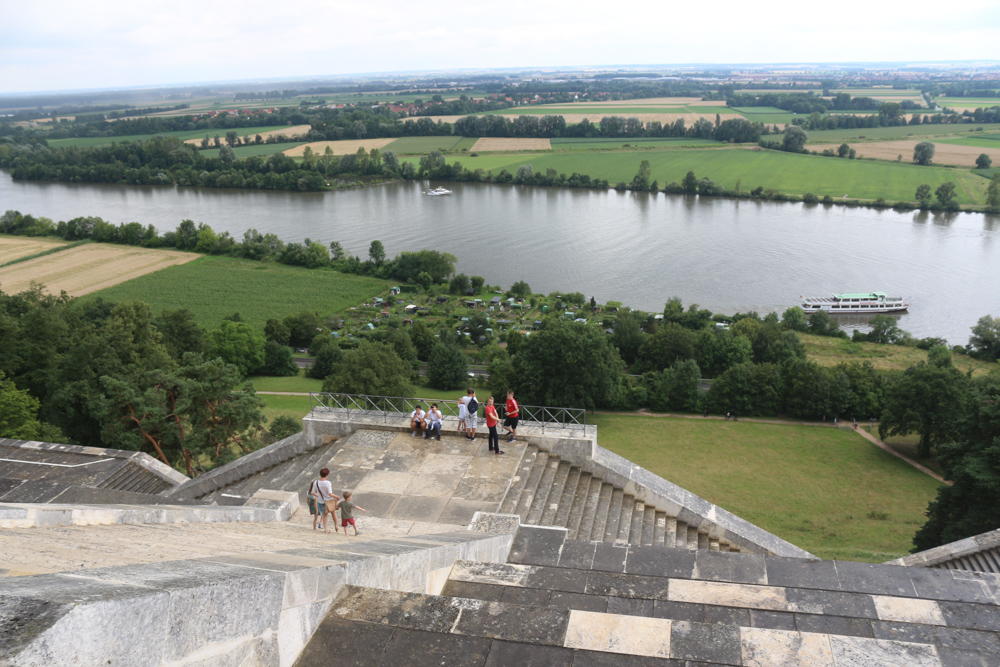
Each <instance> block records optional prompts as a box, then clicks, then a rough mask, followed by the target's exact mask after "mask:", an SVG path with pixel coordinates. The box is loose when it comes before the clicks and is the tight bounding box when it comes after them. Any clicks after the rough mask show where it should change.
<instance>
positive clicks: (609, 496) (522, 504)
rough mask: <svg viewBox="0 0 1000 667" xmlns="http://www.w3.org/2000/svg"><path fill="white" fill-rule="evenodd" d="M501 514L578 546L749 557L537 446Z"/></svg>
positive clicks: (516, 478)
mask: <svg viewBox="0 0 1000 667" xmlns="http://www.w3.org/2000/svg"><path fill="white" fill-rule="evenodd" d="M500 513H502V514H517V515H518V516H520V517H521V522H522V523H524V524H529V525H538V526H559V527H563V528H566V529H568V531H569V533H568V535H569V538H570V539H575V540H589V541H594V542H608V543H612V544H634V545H637V546H638V545H645V546H652V545H657V546H665V547H679V548H682V549H691V550H695V549H706V550H709V551H724V552H729V551H732V552H739V551H741V550H742V551H747V549H746V547H743V548H742V549H741V548H740V547H737V546H735V545H733V544H730V543H729V542H728V541H726V540H721V539H716V538H714V537H711V536H710V535H709V530H708V524H707V522H705V523H704V524H702V525H701V526H694V525H689V524H688V523H685V522H684V521H680V520H678V519H677V517H675V516H671V515H670V514H668V513H667V512H666V511H664V510H661V509H658V508H656V507H654V506H653V505H650V504H647V503H644V502H643V501H641V500H636V499H635V498H634V497H633V496H632V495H630V494H627V493H625V491H624V490H623V489H621V488H618V487H615V486H614V485H612V484H609V483H607V482H605V481H603V480H602V479H601V478H599V477H595V476H593V475H592V474H591V473H588V472H585V471H583V470H582V469H581V468H580V467H578V466H574V465H571V464H570V463H569V462H567V461H563V460H561V459H560V458H559V457H558V456H556V455H554V454H550V453H548V452H545V451H543V450H540V449H539V448H538V447H536V446H534V445H529V446H528V447H527V449H526V450H525V453H524V457H523V459H522V460H521V464H520V466H519V467H518V470H517V473H516V474H515V476H514V478H513V479H512V481H511V485H510V487H509V488H508V490H507V494H506V496H505V497H504V499H503V502H502V503H501V505H500Z"/></svg>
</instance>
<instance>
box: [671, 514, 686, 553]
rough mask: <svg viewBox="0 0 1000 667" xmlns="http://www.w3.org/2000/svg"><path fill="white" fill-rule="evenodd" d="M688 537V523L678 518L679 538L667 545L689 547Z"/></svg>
mask: <svg viewBox="0 0 1000 667" xmlns="http://www.w3.org/2000/svg"><path fill="white" fill-rule="evenodd" d="M687 537H688V525H687V524H686V523H684V522H683V521H681V520H680V519H678V520H677V540H676V541H675V542H674V543H673V544H672V545H671V544H668V545H667V546H668V547H669V546H674V547H677V548H678V549H687Z"/></svg>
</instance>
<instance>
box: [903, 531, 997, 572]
mask: <svg viewBox="0 0 1000 667" xmlns="http://www.w3.org/2000/svg"><path fill="white" fill-rule="evenodd" d="M886 565H904V566H907V567H946V568H950V569H959V570H974V571H979V572H996V573H998V574H1000V529H997V530H991V531H989V532H987V533H980V534H979V535H973V536H972V537H967V538H965V539H964V540H958V541H957V542H951V543H949V544H942V545H941V546H939V547H934V548H933V549H927V550H926V551H920V552H917V553H915V554H911V555H909V556H903V557H902V558H897V559H895V560H891V561H889V562H888V563H886Z"/></svg>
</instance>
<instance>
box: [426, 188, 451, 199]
mask: <svg viewBox="0 0 1000 667" xmlns="http://www.w3.org/2000/svg"><path fill="white" fill-rule="evenodd" d="M424 194H428V195H430V196H431V197H440V196H441V195H450V194H451V190H445V189H444V188H434V189H433V190H428V191H427V192H425V193H424Z"/></svg>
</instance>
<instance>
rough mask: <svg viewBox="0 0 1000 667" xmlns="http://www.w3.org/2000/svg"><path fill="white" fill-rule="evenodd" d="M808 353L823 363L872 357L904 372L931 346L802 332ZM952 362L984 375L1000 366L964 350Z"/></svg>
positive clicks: (885, 368)
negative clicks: (908, 345) (875, 341)
mask: <svg viewBox="0 0 1000 667" xmlns="http://www.w3.org/2000/svg"><path fill="white" fill-rule="evenodd" d="M798 336H799V338H800V339H801V340H802V344H803V345H804V346H805V348H806V354H808V355H809V358H810V359H812V360H813V361H815V362H816V363H817V364H819V365H820V366H836V365H837V364H839V363H841V362H844V361H870V362H871V364H872V366H874V367H875V368H876V369H877V370H880V371H887V372H898V373H902V372H903V371H905V370H906V369H907V368H909V367H910V366H912V365H914V364H916V363H919V362H921V361H927V350H921V349H919V348H916V347H903V346H901V345H879V344H877V343H855V342H853V341H850V340H847V339H844V338H831V337H828V336H813V335H810V334H804V333H799V334H798ZM951 358H952V363H953V364H954V365H955V368H957V369H959V370H960V371H962V372H963V373H966V372H968V371H970V370H971V371H972V374H973V375H983V374H985V373H989V372H990V371H996V370H1000V366H998V364H996V363H990V362H988V361H980V360H978V359H973V358H972V357H967V356H965V355H964V354H954V353H953V354H952V357H951Z"/></svg>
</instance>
